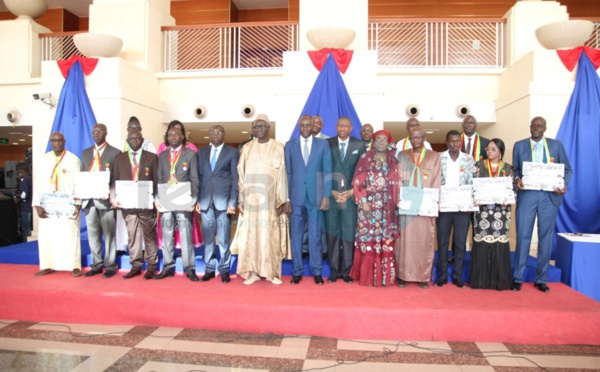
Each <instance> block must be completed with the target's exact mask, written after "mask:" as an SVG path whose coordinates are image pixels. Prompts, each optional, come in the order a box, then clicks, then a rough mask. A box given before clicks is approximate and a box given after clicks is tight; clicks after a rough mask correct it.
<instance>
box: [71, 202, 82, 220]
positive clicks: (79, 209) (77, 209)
mask: <svg viewBox="0 0 600 372" xmlns="http://www.w3.org/2000/svg"><path fill="white" fill-rule="evenodd" d="M79 213H81V205H76V206H75V211H74V212H73V215H72V216H71V217H69V219H70V220H76V219H77V217H79Z"/></svg>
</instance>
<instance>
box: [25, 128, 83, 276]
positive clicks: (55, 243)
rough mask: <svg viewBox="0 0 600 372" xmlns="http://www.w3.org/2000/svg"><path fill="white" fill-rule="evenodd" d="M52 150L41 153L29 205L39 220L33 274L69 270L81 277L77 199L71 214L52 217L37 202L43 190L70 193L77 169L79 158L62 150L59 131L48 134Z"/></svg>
mask: <svg viewBox="0 0 600 372" xmlns="http://www.w3.org/2000/svg"><path fill="white" fill-rule="evenodd" d="M50 143H51V145H52V150H53V151H50V152H48V153H46V154H45V155H44V157H43V158H42V160H41V166H39V167H37V168H36V182H35V187H34V189H33V191H34V192H33V201H32V204H33V206H34V207H35V209H36V212H37V214H38V216H39V217H40V220H39V221H40V222H39V233H38V237H39V238H38V247H39V255H40V270H41V271H38V272H37V273H36V274H35V275H36V276H40V275H47V274H51V273H53V272H54V271H56V270H62V271H71V272H72V274H73V276H81V241H80V225H81V224H80V222H81V216H80V211H81V201H80V200H76V201H75V209H74V212H73V215H72V216H71V217H52V216H50V215H49V213H48V212H47V211H46V210H45V209H44V207H43V206H42V204H41V199H42V195H43V194H45V193H52V192H61V193H68V194H70V195H71V196H73V193H74V188H75V182H74V178H75V177H74V175H75V172H79V171H80V170H81V162H80V161H79V158H78V157H77V156H75V155H74V154H72V153H70V152H69V151H67V150H65V137H64V136H63V134H62V133H60V132H54V133H52V135H51V136H50Z"/></svg>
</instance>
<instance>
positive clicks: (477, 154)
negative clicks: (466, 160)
mask: <svg viewBox="0 0 600 372" xmlns="http://www.w3.org/2000/svg"><path fill="white" fill-rule="evenodd" d="M464 143H465V134H464V133H461V135H460V148H461V149H462V147H463V144H464ZM469 155H471V156H472V157H473V159H474V160H475V161H477V160H482V159H483V156H481V141H479V134H477V133H475V140H474V143H473V147H472V148H471V154H469Z"/></svg>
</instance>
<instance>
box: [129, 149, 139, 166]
mask: <svg viewBox="0 0 600 372" xmlns="http://www.w3.org/2000/svg"><path fill="white" fill-rule="evenodd" d="M131 155H133V166H134V167H136V168H137V166H138V162H137V158H136V156H137V151H136V152H134V153H133V154H131Z"/></svg>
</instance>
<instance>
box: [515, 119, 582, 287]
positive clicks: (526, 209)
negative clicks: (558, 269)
mask: <svg viewBox="0 0 600 372" xmlns="http://www.w3.org/2000/svg"><path fill="white" fill-rule="evenodd" d="M529 128H530V129H529V130H530V132H531V138H527V139H524V140H522V141H519V142H517V143H515V146H514V148H513V163H514V166H515V180H516V185H517V189H518V192H517V215H516V217H517V248H516V252H515V267H514V273H513V291H519V290H521V285H522V284H523V272H524V271H525V265H526V262H527V257H528V256H529V246H530V245H531V236H532V234H533V224H534V222H535V217H536V215H537V219H538V257H537V258H538V265H537V270H536V273H535V280H534V286H535V287H536V288H537V289H539V290H540V291H542V292H548V291H550V288H548V286H547V285H546V281H547V276H548V264H549V262H550V254H551V253H552V242H553V240H554V227H555V224H556V216H557V215H558V207H560V205H561V204H562V200H563V195H564V194H565V193H566V192H567V184H568V183H569V180H570V179H571V174H572V173H573V171H572V170H571V165H570V164H569V159H568V158H567V154H566V152H565V148H564V146H563V144H562V142H560V141H557V140H553V139H550V138H546V137H544V132H545V131H546V119H544V118H542V117H539V116H538V117H535V118H533V119H532V120H531V125H530V127H529ZM523 162H534V163H541V162H544V163H557V164H564V165H565V178H564V181H565V186H564V187H563V188H562V189H556V190H554V192H548V191H539V190H525V187H524V185H523V180H522V178H523Z"/></svg>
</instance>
